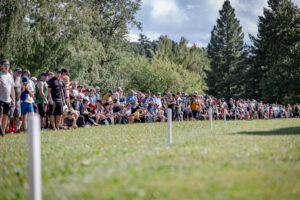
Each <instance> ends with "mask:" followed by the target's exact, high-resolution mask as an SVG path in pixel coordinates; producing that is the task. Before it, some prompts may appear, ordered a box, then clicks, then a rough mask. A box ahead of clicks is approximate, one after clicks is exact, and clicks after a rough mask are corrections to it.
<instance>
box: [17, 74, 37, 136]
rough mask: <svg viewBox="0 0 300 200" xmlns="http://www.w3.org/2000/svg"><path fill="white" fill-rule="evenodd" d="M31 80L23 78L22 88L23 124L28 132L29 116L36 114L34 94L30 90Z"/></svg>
mask: <svg viewBox="0 0 300 200" xmlns="http://www.w3.org/2000/svg"><path fill="white" fill-rule="evenodd" d="M29 84H30V80H29V78H28V77H27V76H23V77H22V87H21V96H20V99H21V114H22V122H23V129H24V131H25V132H26V131H27V115H28V114H32V113H33V112H34V108H33V102H34V100H33V97H34V93H33V92H32V91H31V88H30V85H29Z"/></svg>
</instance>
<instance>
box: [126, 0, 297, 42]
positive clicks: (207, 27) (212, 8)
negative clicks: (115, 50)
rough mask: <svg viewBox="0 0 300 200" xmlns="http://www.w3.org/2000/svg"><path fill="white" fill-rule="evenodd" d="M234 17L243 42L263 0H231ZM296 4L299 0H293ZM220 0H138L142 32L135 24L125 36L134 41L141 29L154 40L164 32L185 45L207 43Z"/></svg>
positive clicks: (253, 27)
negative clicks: (239, 26)
mask: <svg viewBox="0 0 300 200" xmlns="http://www.w3.org/2000/svg"><path fill="white" fill-rule="evenodd" d="M230 2H231V5H232V6H233V7H234V8H235V14H236V17H237V18H238V19H239V20H240V24H241V26H242V28H243V32H244V34H245V42H246V43H248V44H250V40H249V37H248V34H252V35H255V34H256V33H257V22H258V16H260V15H262V14H263V8H264V7H267V5H268V4H267V0H231V1H230ZM293 2H294V3H295V4H296V5H298V6H300V0H293ZM223 3H224V0H142V5H141V10H139V11H138V12H137V14H136V19H137V20H138V21H139V22H141V23H142V27H143V30H142V32H141V31H139V30H137V29H136V28H134V27H133V28H131V29H130V34H129V35H128V38H129V40H130V41H137V39H138V38H139V34H140V33H143V34H144V35H146V36H147V37H148V38H150V40H157V39H158V37H159V36H161V35H167V36H168V37H169V38H171V39H172V40H174V41H176V42H179V41H180V38H181V37H182V36H183V37H185V38H186V39H187V40H188V41H189V45H192V44H196V45H197V46H198V47H207V44H208V43H209V40H210V32H211V30H212V28H213V26H214V25H215V24H216V20H217V18H218V17H219V10H220V9H222V5H223Z"/></svg>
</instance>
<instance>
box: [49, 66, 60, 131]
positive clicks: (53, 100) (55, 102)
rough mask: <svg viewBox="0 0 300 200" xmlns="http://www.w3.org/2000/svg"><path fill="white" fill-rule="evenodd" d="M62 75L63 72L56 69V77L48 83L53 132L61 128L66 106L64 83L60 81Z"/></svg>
mask: <svg viewBox="0 0 300 200" xmlns="http://www.w3.org/2000/svg"><path fill="white" fill-rule="evenodd" d="M60 73H61V70H60V69H56V70H55V76H54V77H53V78H51V79H50V80H49V82H48V97H49V113H50V123H51V126H52V128H53V130H56V129H58V128H60V123H61V118H62V114H63V106H64V105H63V102H64V94H63V83H62V81H61V80H60V79H59V77H60Z"/></svg>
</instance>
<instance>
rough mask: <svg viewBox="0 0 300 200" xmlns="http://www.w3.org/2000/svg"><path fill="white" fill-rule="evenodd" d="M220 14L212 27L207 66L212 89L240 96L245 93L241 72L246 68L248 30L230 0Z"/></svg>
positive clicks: (230, 95)
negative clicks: (245, 41)
mask: <svg viewBox="0 0 300 200" xmlns="http://www.w3.org/2000/svg"><path fill="white" fill-rule="evenodd" d="M219 13H220V18H218V19H217V25H215V26H214V28H213V30H212V31H211V40H210V43H209V45H208V57H209V59H210V65H211V70H207V71H206V72H207V79H206V81H207V85H208V87H209V89H208V93H209V94H212V95H214V96H216V97H225V98H226V99H229V98H231V97H234V98H237V97H241V96H242V95H243V90H244V86H243V85H241V84H242V83H243V80H242V79H241V77H242V76H241V74H243V72H244V71H245V68H246V67H245V63H244V62H245V56H246V53H245V52H244V42H243V40H244V34H243V32H242V27H241V26H240V22H239V20H238V19H237V18H236V17H235V12H234V8H232V6H231V5H230V2H229V1H228V0H226V1H225V2H224V4H223V8H222V9H221V10H220V11H219Z"/></svg>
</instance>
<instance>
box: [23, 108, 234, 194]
mask: <svg viewBox="0 0 300 200" xmlns="http://www.w3.org/2000/svg"><path fill="white" fill-rule="evenodd" d="M167 117H168V143H169V144H172V142H173V139H172V110H171V109H168V110H167ZM235 119H237V117H236V113H235ZM224 122H226V113H225V112H224ZM209 127H210V129H211V130H212V129H213V123H212V108H209ZM27 137H28V144H29V148H28V152H29V154H28V167H29V169H28V174H29V186H30V191H29V199H31V200H41V199H42V178H41V135H40V117H39V115H37V114H34V115H31V116H29V117H28V136H27Z"/></svg>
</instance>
